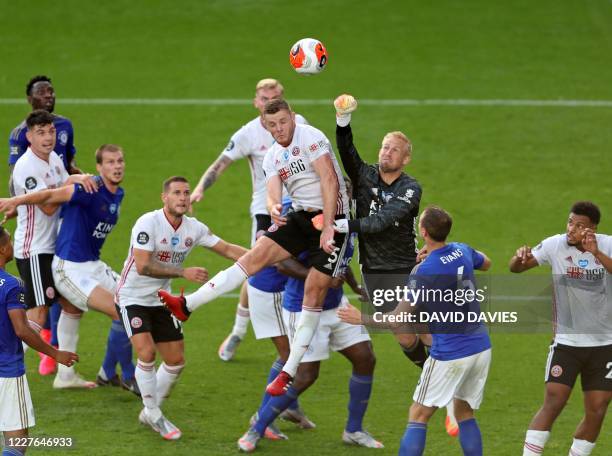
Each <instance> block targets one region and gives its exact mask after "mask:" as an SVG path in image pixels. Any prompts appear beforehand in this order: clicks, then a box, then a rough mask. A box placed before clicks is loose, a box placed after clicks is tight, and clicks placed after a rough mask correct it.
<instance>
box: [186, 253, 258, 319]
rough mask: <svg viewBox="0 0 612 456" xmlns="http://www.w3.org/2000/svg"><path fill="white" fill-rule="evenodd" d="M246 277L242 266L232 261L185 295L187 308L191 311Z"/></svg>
mask: <svg viewBox="0 0 612 456" xmlns="http://www.w3.org/2000/svg"><path fill="white" fill-rule="evenodd" d="M248 277H249V276H248V274H247V273H246V272H245V271H244V269H242V266H240V265H239V264H238V263H234V264H233V265H232V266H230V267H229V268H227V269H224V270H223V271H221V272H219V273H218V274H217V275H216V276H214V277H213V278H212V279H210V280H209V281H208V282H206V283H205V284H204V285H202V286H201V287H200V288H199V289H198V290H197V291H196V292H195V293H192V294H190V295H189V296H185V302H186V303H187V309H188V310H189V311H190V312H193V311H194V310H196V309H197V308H198V307H200V306H201V305H203V304H206V303H207V302H210V301H212V300H213V299H216V298H218V297H219V296H221V295H222V294H224V293H227V292H229V291H232V290H233V289H235V288H237V287H238V286H239V285H240V284H241V283H242V282H244V281H245V280H246V279H247V278H248Z"/></svg>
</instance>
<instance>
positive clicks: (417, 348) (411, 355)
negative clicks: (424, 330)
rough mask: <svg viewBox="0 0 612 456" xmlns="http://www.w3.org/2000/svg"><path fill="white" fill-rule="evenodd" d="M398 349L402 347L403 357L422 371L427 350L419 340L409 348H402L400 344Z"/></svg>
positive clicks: (427, 355)
mask: <svg viewBox="0 0 612 456" xmlns="http://www.w3.org/2000/svg"><path fill="white" fill-rule="evenodd" d="M400 347H402V351H403V352H404V355H406V358H408V359H409V360H410V361H412V362H413V363H414V364H415V365H416V366H417V367H419V368H421V369H423V364H425V361H426V360H427V358H428V357H429V350H428V349H427V345H425V344H424V343H423V342H422V341H421V339H420V338H417V340H416V342H415V343H414V345H412V346H411V347H404V346H403V345H402V344H400Z"/></svg>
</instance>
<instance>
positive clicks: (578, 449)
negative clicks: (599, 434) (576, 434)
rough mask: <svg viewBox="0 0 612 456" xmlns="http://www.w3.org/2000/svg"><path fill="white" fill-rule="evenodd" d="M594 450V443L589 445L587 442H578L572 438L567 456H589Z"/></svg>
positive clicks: (578, 440)
mask: <svg viewBox="0 0 612 456" xmlns="http://www.w3.org/2000/svg"><path fill="white" fill-rule="evenodd" d="M593 448H595V443H594V442H593V443H591V442H589V441H588V440H580V439H576V438H574V442H573V443H572V447H571V448H570V450H569V455H568V456H589V455H590V454H591V451H593Z"/></svg>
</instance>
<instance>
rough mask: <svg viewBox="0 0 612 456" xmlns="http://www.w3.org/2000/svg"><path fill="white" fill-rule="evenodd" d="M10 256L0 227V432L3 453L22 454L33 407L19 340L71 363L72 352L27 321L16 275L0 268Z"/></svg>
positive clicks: (7, 240) (8, 239)
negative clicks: (48, 339)
mask: <svg viewBox="0 0 612 456" xmlns="http://www.w3.org/2000/svg"><path fill="white" fill-rule="evenodd" d="M12 259H13V246H12V244H11V237H10V235H9V233H8V232H7V231H6V230H5V229H4V228H2V227H0V432H2V433H3V434H4V448H3V450H2V454H3V455H12V456H22V455H23V454H24V453H25V450H26V446H25V445H23V438H24V437H27V436H28V428H30V427H32V426H34V424H35V421H34V408H33V407H32V399H31V397H30V390H29V388H28V381H27V378H26V376H25V365H24V357H23V345H22V341H23V342H25V343H26V344H28V345H29V346H30V347H32V348H33V349H35V350H38V351H41V352H43V353H45V354H47V355H48V356H51V357H53V358H54V359H56V360H57V361H58V362H59V363H62V364H65V365H67V366H71V365H72V364H74V363H75V362H76V361H78V359H79V358H78V356H77V355H76V354H74V353H69V352H64V351H59V350H56V349H55V348H53V347H52V346H50V345H48V344H47V343H46V342H45V341H44V340H42V339H41V337H40V335H39V334H38V333H37V332H36V331H34V330H33V329H32V328H31V327H30V325H29V324H28V319H27V317H26V311H25V309H26V307H25V291H24V289H23V287H22V285H21V282H20V281H19V279H17V278H16V277H13V276H12V275H10V274H9V273H7V272H6V271H5V270H4V268H5V266H6V264H7V263H8V262H9V261H11V260H12Z"/></svg>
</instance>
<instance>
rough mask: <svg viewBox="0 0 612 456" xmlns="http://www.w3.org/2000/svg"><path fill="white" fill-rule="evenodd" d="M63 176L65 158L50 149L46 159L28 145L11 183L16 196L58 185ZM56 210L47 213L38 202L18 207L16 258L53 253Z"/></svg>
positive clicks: (18, 162) (57, 223)
mask: <svg viewBox="0 0 612 456" xmlns="http://www.w3.org/2000/svg"><path fill="white" fill-rule="evenodd" d="M66 179H68V173H67V172H66V168H65V167H64V162H63V161H62V159H61V158H59V156H58V155H57V154H56V153H55V152H51V154H50V155H49V161H45V160H43V159H42V158H40V157H38V156H37V155H36V154H35V153H34V152H32V149H30V148H29V147H28V150H26V151H25V153H24V154H23V155H22V156H21V157H20V158H19V160H17V163H15V168H14V169H13V186H14V188H15V195H17V196H19V195H23V194H25V193H33V192H38V191H40V190H45V189H48V188H57V187H61V186H62V185H63V184H64V182H65V181H66ZM59 213H60V211H59V209H58V210H57V211H55V213H54V214H53V215H46V214H45V213H44V212H43V211H42V210H41V209H40V208H39V207H38V206H33V205H29V204H28V205H23V206H19V207H18V208H17V229H16V230H15V244H14V247H15V258H21V259H23V258H30V256H32V255H38V254H41V253H54V251H55V239H56V237H57V230H58V228H59Z"/></svg>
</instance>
